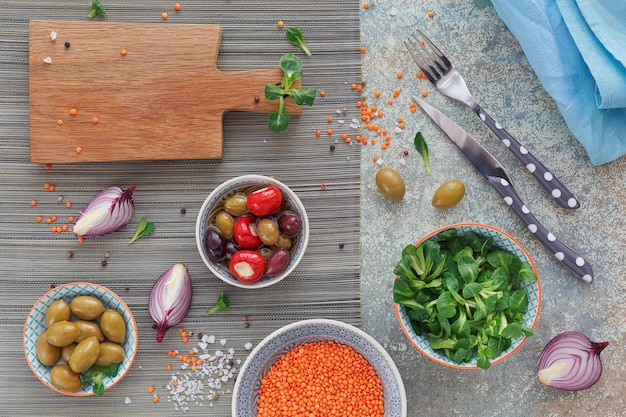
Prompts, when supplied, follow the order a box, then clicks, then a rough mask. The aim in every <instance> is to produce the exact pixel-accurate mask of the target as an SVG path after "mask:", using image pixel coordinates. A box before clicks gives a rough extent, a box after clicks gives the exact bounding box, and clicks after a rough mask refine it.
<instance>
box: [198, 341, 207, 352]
mask: <svg viewBox="0 0 626 417" xmlns="http://www.w3.org/2000/svg"><path fill="white" fill-rule="evenodd" d="M208 346H209V344H208V343H205V342H198V347H199V348H200V349H202V350H204V349H206V348H207V347H208Z"/></svg>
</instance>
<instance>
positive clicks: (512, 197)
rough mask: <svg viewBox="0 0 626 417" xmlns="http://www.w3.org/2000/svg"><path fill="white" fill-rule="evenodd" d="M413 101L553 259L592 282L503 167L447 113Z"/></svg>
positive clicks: (581, 263)
mask: <svg viewBox="0 0 626 417" xmlns="http://www.w3.org/2000/svg"><path fill="white" fill-rule="evenodd" d="M413 100H415V102H416V103H417V104H419V106H420V107H421V108H422V110H424V112H425V113H426V114H427V115H428V116H429V117H430V118H431V119H432V120H433V121H434V122H435V123H436V124H437V126H439V128H440V129H441V130H443V131H444V132H445V134H446V135H448V137H449V138H450V139H451V140H452V142H454V144H455V145H456V146H457V147H458V148H459V150H460V151H461V152H463V154H464V155H465V156H466V157H467V159H469V160H470V162H471V163H472V164H474V166H475V167H476V169H477V170H478V172H480V173H481V174H482V176H483V177H485V178H486V179H487V181H488V182H489V184H491V186H492V187H493V188H495V189H496V191H497V192H498V193H500V195H501V196H502V198H504V202H505V203H506V204H507V205H508V206H509V207H511V208H512V209H513V211H514V212H515V214H517V215H518V216H519V218H520V219H522V220H523V221H524V223H526V225H527V226H528V229H529V230H530V232H531V233H532V234H533V235H534V236H535V237H536V238H537V239H539V241H540V242H541V243H543V245H544V246H545V247H546V248H548V249H549V250H550V251H551V252H552V253H553V254H554V256H555V257H556V259H558V260H559V261H561V262H562V263H563V265H565V266H566V267H567V268H568V269H570V270H571V271H572V272H574V273H575V274H576V275H578V277H579V278H581V279H582V280H583V281H585V282H592V281H593V270H592V268H591V265H590V264H589V262H587V261H586V260H585V259H584V258H583V257H582V256H580V255H579V254H578V253H576V251H574V250H573V249H571V248H570V247H569V246H567V245H566V244H564V243H563V242H561V241H560V240H559V239H557V238H556V237H555V236H554V235H553V234H552V233H550V231H549V230H548V229H546V228H545V227H544V226H543V225H542V224H541V223H540V222H539V221H538V220H537V219H536V218H535V216H534V215H533V214H532V213H531V211H530V210H529V209H528V207H526V205H525V204H524V202H523V201H522V199H521V198H520V197H519V195H518V194H517V191H515V188H514V187H513V182H512V181H511V178H510V177H509V174H508V172H507V170H506V168H504V167H503V166H502V164H500V162H498V160H497V159H496V158H494V157H493V155H491V154H490V153H489V152H488V151H487V150H486V149H485V148H483V147H482V146H481V145H480V144H479V143H478V142H476V140H475V139H474V138H473V137H472V136H470V134H469V133H467V132H466V131H465V130H463V129H462V128H461V127H460V126H459V125H457V124H456V123H454V122H453V121H452V119H450V118H449V117H448V116H446V115H445V114H443V113H442V112H440V111H439V110H437V109H436V108H434V107H433V106H431V105H430V104H427V103H426V102H424V101H422V100H420V99H419V98H417V97H415V96H413Z"/></svg>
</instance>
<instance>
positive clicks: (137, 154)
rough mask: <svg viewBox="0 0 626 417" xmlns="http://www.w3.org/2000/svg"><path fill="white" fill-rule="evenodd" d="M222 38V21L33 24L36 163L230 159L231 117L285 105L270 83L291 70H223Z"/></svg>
mask: <svg viewBox="0 0 626 417" xmlns="http://www.w3.org/2000/svg"><path fill="white" fill-rule="evenodd" d="M53 31H54V32H56V34H57V38H56V40H52V39H51V33H52V32H53ZM220 38H221V27H220V26H217V25H200V24H193V25H187V24H168V23H161V24H139V23H106V22H71V21H31V22H30V33H29V69H30V77H29V83H30V85H29V88H30V160H31V162H33V163H70V162H106V161H125V160H164V159H209V158H221V157H222V145H223V128H222V118H223V116H224V113H226V112H228V111H247V112H262V113H271V112H273V111H274V110H276V108H277V106H278V102H277V101H268V100H266V99H265V93H264V92H265V84H267V83H272V84H278V83H280V81H281V79H282V71H281V70H280V68H279V67H278V62H277V63H276V68H272V69H262V70H249V71H236V72H222V71H219V70H218V69H217V65H216V64H217V54H218V50H219V42H220ZM66 42H69V47H66V46H65V43H66ZM122 50H125V54H123V53H122ZM46 58H50V59H51V60H52V62H51V63H46V62H44V60H45V59H46ZM300 85H301V84H300V83H299V82H298V84H297V85H296V87H297V88H300ZM286 106H287V112H288V113H289V114H300V113H301V111H302V109H301V107H300V106H297V105H296V104H295V103H293V102H292V101H291V100H290V99H288V100H287V101H286ZM71 109H75V110H76V114H75V115H71V114H70V110H71ZM94 118H97V119H98V122H97V123H94V122H93V121H94ZM259 128H265V129H267V127H266V125H265V124H264V125H263V126H262V127H261V126H259ZM240 140H246V138H240Z"/></svg>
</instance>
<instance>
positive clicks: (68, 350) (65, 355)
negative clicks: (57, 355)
mask: <svg viewBox="0 0 626 417" xmlns="http://www.w3.org/2000/svg"><path fill="white" fill-rule="evenodd" d="M76 345H77V343H70V344H69V345H67V346H63V347H62V348H61V358H62V359H63V360H64V361H65V363H68V362H69V361H70V356H72V352H74V349H76Z"/></svg>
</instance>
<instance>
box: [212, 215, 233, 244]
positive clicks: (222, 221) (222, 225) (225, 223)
mask: <svg viewBox="0 0 626 417" xmlns="http://www.w3.org/2000/svg"><path fill="white" fill-rule="evenodd" d="M234 224H235V221H234V220H233V216H232V215H231V214H230V213H228V212H226V211H223V210H222V211H220V212H219V213H217V214H216V215H215V227H217V228H218V229H219V231H220V232H222V234H223V235H224V237H225V238H226V239H231V238H232V237H233V225H234Z"/></svg>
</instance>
